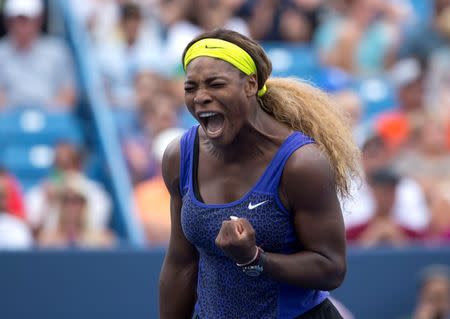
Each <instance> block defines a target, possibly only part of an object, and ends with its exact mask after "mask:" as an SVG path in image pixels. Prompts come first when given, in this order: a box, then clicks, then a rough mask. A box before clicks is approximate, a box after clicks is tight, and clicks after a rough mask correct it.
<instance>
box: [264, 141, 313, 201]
mask: <svg viewBox="0 0 450 319" xmlns="http://www.w3.org/2000/svg"><path fill="white" fill-rule="evenodd" d="M311 143H315V141H314V139H313V138H311V137H309V136H307V135H305V134H303V133H301V132H294V133H292V134H291V135H289V137H288V138H287V139H286V140H285V141H284V143H283V144H282V145H281V146H280V148H279V149H278V151H277V153H276V154H275V156H274V158H273V159H272V161H271V162H270V164H269V166H268V167H267V169H266V171H265V173H264V176H263V178H262V179H261V181H260V183H259V184H258V185H257V187H256V190H258V191H260V192H264V193H275V194H278V187H279V184H280V179H281V176H282V174H283V170H284V165H285V164H286V162H287V160H288V159H289V157H290V156H291V155H292V153H294V152H295V151H296V150H298V149H299V148H300V147H302V146H304V145H306V144H311Z"/></svg>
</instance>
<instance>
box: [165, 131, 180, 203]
mask: <svg viewBox="0 0 450 319" xmlns="http://www.w3.org/2000/svg"><path fill="white" fill-rule="evenodd" d="M180 141H181V137H179V138H176V139H175V140H173V141H172V142H170V144H169V145H168V146H167V148H166V150H165V151H164V156H163V159H162V175H163V178H164V183H165V184H166V187H167V189H168V190H169V192H170V193H171V194H172V195H174V194H177V193H178V184H179V181H180V160H181V147H180Z"/></svg>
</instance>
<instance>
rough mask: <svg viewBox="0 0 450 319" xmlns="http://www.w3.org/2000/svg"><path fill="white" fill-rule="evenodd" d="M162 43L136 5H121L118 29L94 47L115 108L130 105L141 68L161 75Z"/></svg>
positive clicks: (162, 60)
mask: <svg viewBox="0 0 450 319" xmlns="http://www.w3.org/2000/svg"><path fill="white" fill-rule="evenodd" d="M162 50H163V49H162V46H161V43H160V41H159V39H158V37H157V36H156V35H155V34H153V33H152V30H150V29H149V28H148V25H147V24H146V23H145V17H144V16H143V13H142V11H141V8H140V7H139V5H137V4H135V3H132V2H125V3H124V4H122V5H121V6H120V21H119V25H118V28H117V32H116V33H114V34H112V36H111V37H110V38H109V39H108V40H106V41H104V42H100V43H99V44H98V46H97V57H98V63H99V66H100V71H101V73H102V75H103V78H104V82H105V86H106V93H107V96H108V97H109V101H110V103H111V105H112V106H114V107H121V108H133V107H135V105H136V101H135V100H134V79H135V77H136V74H138V73H139V72H140V71H141V70H144V69H145V70H148V71H152V72H155V73H160V74H164V72H166V68H165V65H164V61H165V60H164V59H161V57H162V56H163V51H162Z"/></svg>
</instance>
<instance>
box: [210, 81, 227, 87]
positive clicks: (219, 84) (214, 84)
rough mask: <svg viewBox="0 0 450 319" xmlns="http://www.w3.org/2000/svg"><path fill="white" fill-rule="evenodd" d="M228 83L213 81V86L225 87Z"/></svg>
mask: <svg viewBox="0 0 450 319" xmlns="http://www.w3.org/2000/svg"><path fill="white" fill-rule="evenodd" d="M225 85H226V84H225V83H222V82H215V83H211V87H213V88H223V87H224V86H225Z"/></svg>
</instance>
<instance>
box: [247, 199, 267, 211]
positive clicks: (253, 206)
mask: <svg viewBox="0 0 450 319" xmlns="http://www.w3.org/2000/svg"><path fill="white" fill-rule="evenodd" d="M267 202H268V200H265V201H264V202H261V203H258V204H255V205H253V204H252V203H251V202H250V203H248V209H250V210H252V209H255V208H256V207H259V206H261V205H264V204H265V203H267Z"/></svg>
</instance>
